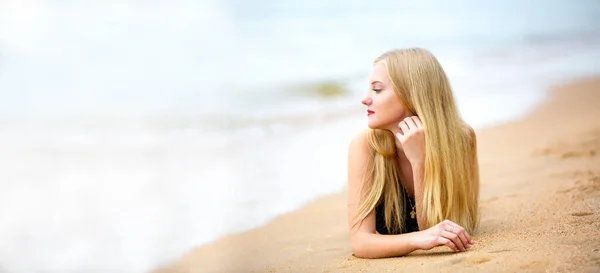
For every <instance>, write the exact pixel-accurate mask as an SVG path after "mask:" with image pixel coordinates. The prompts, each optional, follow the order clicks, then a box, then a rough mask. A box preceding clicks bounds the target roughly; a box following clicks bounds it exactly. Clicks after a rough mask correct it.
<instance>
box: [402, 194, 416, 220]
mask: <svg viewBox="0 0 600 273" xmlns="http://www.w3.org/2000/svg"><path fill="white" fill-rule="evenodd" d="M404 192H406V198H408V202H409V203H410V206H411V208H412V209H411V211H410V219H415V217H417V212H416V211H415V207H416V206H415V205H416V204H415V205H413V204H412V201H410V196H409V195H408V191H407V190H406V188H404Z"/></svg>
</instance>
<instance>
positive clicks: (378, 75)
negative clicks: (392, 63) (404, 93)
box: [370, 62, 389, 84]
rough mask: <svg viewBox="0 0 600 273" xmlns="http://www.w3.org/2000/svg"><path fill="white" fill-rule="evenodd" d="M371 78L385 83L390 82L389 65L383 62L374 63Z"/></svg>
mask: <svg viewBox="0 0 600 273" xmlns="http://www.w3.org/2000/svg"><path fill="white" fill-rule="evenodd" d="M370 79H371V82H374V81H380V82H382V83H384V84H386V83H388V82H389V74H388V71H387V67H386V66H385V64H384V63H383V62H378V63H376V64H375V65H373V69H372V70H371V77H370Z"/></svg>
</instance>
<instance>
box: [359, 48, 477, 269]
mask: <svg viewBox="0 0 600 273" xmlns="http://www.w3.org/2000/svg"><path fill="white" fill-rule="evenodd" d="M362 103H363V104H364V105H365V106H367V114H368V126H369V128H370V129H369V130H366V131H363V132H361V133H359V134H358V135H357V136H356V137H355V138H354V139H353V140H352V142H351V144H350V147H349V153H348V221H349V226H350V234H351V244H352V249H353V252H354V255H355V256H357V257H362V258H380V257H391V256H402V255H405V254H408V253H410V252H412V251H414V250H418V249H423V250H428V249H431V248H433V247H436V246H442V245H445V246H447V247H449V248H451V249H452V250H454V251H465V250H466V249H468V248H469V247H470V246H471V245H472V244H474V242H473V240H472V238H471V235H470V234H472V233H473V231H475V229H476V227H477V225H478V221H479V211H478V198H479V167H478V163H477V142H476V138H475V133H474V131H473V129H472V128H471V127H470V126H468V125H467V124H466V123H464V122H463V121H462V119H461V117H460V114H459V111H458V109H457V107H456V105H455V101H454V97H453V94H452V90H451V88H450V84H449V82H448V79H447V77H446V74H445V72H444V70H443V69H442V67H441V65H440V64H439V62H438V61H437V59H436V58H435V57H434V56H433V55H432V54H431V53H429V52H428V51H427V50H424V49H420V48H411V49H404V50H393V51H389V52H386V53H384V54H383V55H382V56H380V57H379V58H377V59H376V60H375V62H374V65H373V70H372V73H371V79H370V90H369V92H368V94H367V96H366V97H365V98H364V99H363V100H362Z"/></svg>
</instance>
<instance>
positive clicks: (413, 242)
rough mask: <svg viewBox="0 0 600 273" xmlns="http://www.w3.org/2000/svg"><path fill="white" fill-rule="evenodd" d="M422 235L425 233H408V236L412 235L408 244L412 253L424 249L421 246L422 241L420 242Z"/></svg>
mask: <svg viewBox="0 0 600 273" xmlns="http://www.w3.org/2000/svg"><path fill="white" fill-rule="evenodd" d="M422 233H423V231H415V232H411V233H408V234H410V237H409V239H408V244H409V246H410V248H411V251H415V250H420V249H423V246H422V245H421V243H422V241H421V240H419V237H420V236H421V235H422Z"/></svg>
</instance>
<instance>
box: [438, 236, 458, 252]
mask: <svg viewBox="0 0 600 273" xmlns="http://www.w3.org/2000/svg"><path fill="white" fill-rule="evenodd" d="M438 244H439V245H445V246H447V247H448V248H450V249H452V250H453V251H455V252H458V248H456V245H455V244H454V243H453V242H452V241H451V240H448V239H446V238H444V237H439V239H438Z"/></svg>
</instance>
